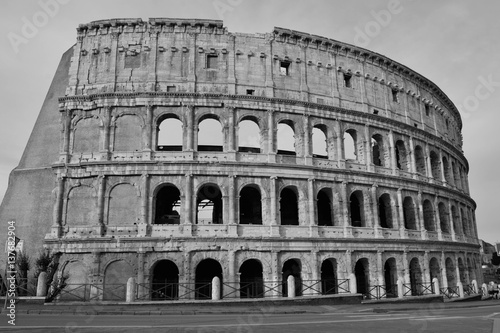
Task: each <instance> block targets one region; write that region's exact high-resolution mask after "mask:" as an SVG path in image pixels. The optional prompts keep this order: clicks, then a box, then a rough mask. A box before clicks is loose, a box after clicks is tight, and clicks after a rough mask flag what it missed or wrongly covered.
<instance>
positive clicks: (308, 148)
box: [303, 115, 328, 165]
mask: <svg viewBox="0 0 500 333" xmlns="http://www.w3.org/2000/svg"><path fill="white" fill-rule="evenodd" d="M303 119H304V159H305V164H306V165H312V164H313V160H312V156H313V150H312V131H311V128H310V124H309V116H307V115H304V116H303ZM327 149H328V148H327Z"/></svg>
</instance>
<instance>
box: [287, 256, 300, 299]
mask: <svg viewBox="0 0 500 333" xmlns="http://www.w3.org/2000/svg"><path fill="white" fill-rule="evenodd" d="M301 271H302V269H301V267H300V260H298V259H289V260H287V261H286V262H285V263H284V264H283V270H282V280H283V290H282V292H283V296H284V297H287V296H288V285H287V279H288V277H289V276H290V275H292V276H293V277H294V278H295V296H302V278H301Z"/></svg>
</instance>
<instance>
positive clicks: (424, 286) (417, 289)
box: [403, 282, 434, 296]
mask: <svg viewBox="0 0 500 333" xmlns="http://www.w3.org/2000/svg"><path fill="white" fill-rule="evenodd" d="M429 294H434V284H433V283H432V282H431V283H412V284H410V285H407V284H403V296H424V295H429Z"/></svg>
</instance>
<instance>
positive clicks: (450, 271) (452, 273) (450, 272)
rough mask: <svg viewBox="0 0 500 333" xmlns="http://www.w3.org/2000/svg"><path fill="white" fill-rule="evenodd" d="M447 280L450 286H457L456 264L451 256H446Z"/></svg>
mask: <svg viewBox="0 0 500 333" xmlns="http://www.w3.org/2000/svg"><path fill="white" fill-rule="evenodd" d="M445 265H446V281H448V287H449V288H455V287H456V286H457V273H456V270H455V265H454V264H453V260H451V258H446V261H445Z"/></svg>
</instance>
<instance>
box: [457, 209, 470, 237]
mask: <svg viewBox="0 0 500 333" xmlns="http://www.w3.org/2000/svg"><path fill="white" fill-rule="evenodd" d="M457 214H458V220H459V221H460V228H461V229H462V230H461V233H462V235H463V238H464V239H467V238H468V237H469V235H468V234H467V226H465V231H466V232H464V220H463V216H462V210H461V209H460V202H459V201H458V200H457Z"/></svg>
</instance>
